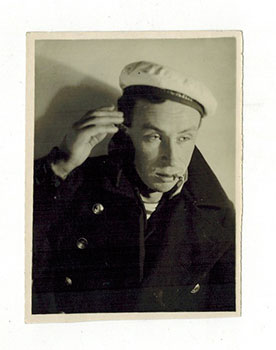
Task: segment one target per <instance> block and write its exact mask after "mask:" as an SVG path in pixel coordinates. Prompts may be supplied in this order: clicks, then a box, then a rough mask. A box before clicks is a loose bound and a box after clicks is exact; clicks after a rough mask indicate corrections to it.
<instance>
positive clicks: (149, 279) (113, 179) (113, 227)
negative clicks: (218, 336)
mask: <svg viewBox="0 0 276 350" xmlns="http://www.w3.org/2000/svg"><path fill="white" fill-rule="evenodd" d="M52 153H53V152H52ZM50 162H51V154H50V155H49V156H47V157H45V158H43V159H40V160H38V161H37V162H36V164H35V176H34V224H33V294H32V300H33V309H32V312H33V313H34V314H37V313H60V312H65V313H82V312H131V311H135V312H143V311H144V312H149V311H234V310H235V215H234V210H233V205H232V203H231V202H230V201H229V200H228V198H227V196H226V195H225V193H224V191H223V189H222V187H221V186H220V184H219V182H218V180H217V179H216V177H215V175H214V174H213V172H212V170H211V169H210V167H209V166H208V164H207V163H206V161H205V160H204V158H203V157H202V155H201V153H200V152H199V150H198V149H197V148H196V149H195V151H194V153H193V157H192V160H191V163H190V165H189V168H188V174H189V176H188V181H187V182H186V183H185V185H184V186H183V188H182V191H181V193H180V194H178V195H176V196H174V197H172V198H170V196H169V195H163V197H162V200H161V201H160V203H159V205H158V207H157V209H156V211H155V212H154V213H153V214H152V216H151V218H150V219H149V220H148V222H147V220H146V216H145V210H144V207H143V204H142V203H141V201H140V200H139V196H138V195H137V191H138V190H137V188H136V187H135V183H133V180H132V179H131V176H129V174H130V172H129V169H128V168H129V165H127V164H125V163H123V162H122V160H121V159H119V158H116V157H115V156H101V157H96V158H89V159H87V161H86V162H85V163H84V164H83V165H82V166H81V167H79V168H77V169H75V170H74V171H73V172H72V173H71V174H70V175H69V176H68V178H67V179H66V180H65V181H62V180H60V179H59V178H58V177H56V176H55V175H54V174H53V172H52V171H51V169H50V165H49V164H50ZM145 238H146V239H145Z"/></svg>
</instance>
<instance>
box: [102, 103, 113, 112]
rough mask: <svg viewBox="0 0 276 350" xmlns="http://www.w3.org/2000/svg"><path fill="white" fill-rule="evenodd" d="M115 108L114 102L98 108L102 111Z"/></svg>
mask: <svg viewBox="0 0 276 350" xmlns="http://www.w3.org/2000/svg"><path fill="white" fill-rule="evenodd" d="M115 108H116V106H115V105H114V104H112V105H111V106H104V107H100V108H99V109H100V110H103V111H114V110H115Z"/></svg>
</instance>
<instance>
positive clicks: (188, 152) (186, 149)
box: [178, 142, 195, 165]
mask: <svg viewBox="0 0 276 350" xmlns="http://www.w3.org/2000/svg"><path fill="white" fill-rule="evenodd" d="M194 148H195V144H194V142H187V144H185V145H184V146H182V147H180V148H179V150H178V159H179V161H181V162H182V163H183V164H185V165H187V163H189V162H190V160H191V158H192V155H193V151H194Z"/></svg>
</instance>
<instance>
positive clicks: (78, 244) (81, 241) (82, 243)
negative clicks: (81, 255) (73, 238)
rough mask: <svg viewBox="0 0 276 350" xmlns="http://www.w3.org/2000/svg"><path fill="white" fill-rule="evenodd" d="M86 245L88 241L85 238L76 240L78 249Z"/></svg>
mask: <svg viewBox="0 0 276 350" xmlns="http://www.w3.org/2000/svg"><path fill="white" fill-rule="evenodd" d="M87 246H88V241H87V239H86V238H84V237H81V238H79V239H78V240H77V247H78V248H79V249H85V248H86V247H87Z"/></svg>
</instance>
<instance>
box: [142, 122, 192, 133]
mask: <svg viewBox="0 0 276 350" xmlns="http://www.w3.org/2000/svg"><path fill="white" fill-rule="evenodd" d="M142 129H143V130H145V129H152V130H156V131H158V132H160V133H163V132H164V131H163V130H161V129H159V128H157V126H154V125H152V124H151V123H145V124H143V125H142ZM195 130H197V128H196V127H195V126H193V127H191V128H189V129H185V130H182V131H179V132H178V134H183V133H184V132H187V131H195Z"/></svg>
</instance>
